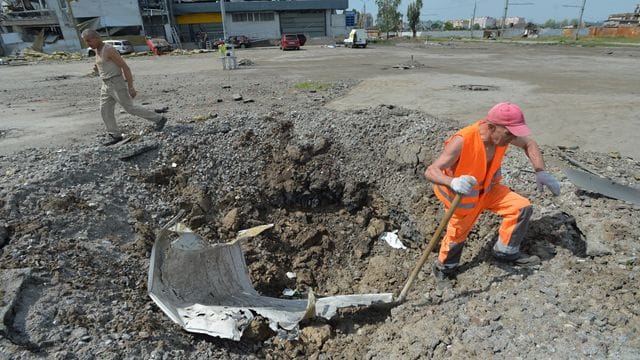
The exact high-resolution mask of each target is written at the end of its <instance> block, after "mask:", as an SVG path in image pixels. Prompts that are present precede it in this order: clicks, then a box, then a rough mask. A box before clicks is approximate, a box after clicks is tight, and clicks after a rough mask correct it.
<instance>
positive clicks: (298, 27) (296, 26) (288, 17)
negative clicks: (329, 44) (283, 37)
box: [280, 10, 327, 36]
mask: <svg viewBox="0 0 640 360" xmlns="http://www.w3.org/2000/svg"><path fill="white" fill-rule="evenodd" d="M280 31H282V33H283V34H289V33H292V34H299V33H300V34H307V35H309V36H325V35H326V34H327V31H326V20H325V12H324V11H323V10H317V11H303V12H302V11H301V12H299V11H296V12H281V13H280Z"/></svg>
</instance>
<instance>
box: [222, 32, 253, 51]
mask: <svg viewBox="0 0 640 360" xmlns="http://www.w3.org/2000/svg"><path fill="white" fill-rule="evenodd" d="M222 43H225V44H231V45H233V47H236V48H241V49H244V48H247V47H249V46H251V40H249V38H248V37H246V36H244V35H234V36H229V37H228V38H227V40H222V39H218V40H216V41H214V42H213V46H214V48H218V46H220V45H221V44H222Z"/></svg>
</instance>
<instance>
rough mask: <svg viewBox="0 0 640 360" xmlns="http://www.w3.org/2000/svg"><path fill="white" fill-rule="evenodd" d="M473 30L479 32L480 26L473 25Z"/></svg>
mask: <svg viewBox="0 0 640 360" xmlns="http://www.w3.org/2000/svg"><path fill="white" fill-rule="evenodd" d="M471 28H472V29H473V30H480V24H473V26H472V27H471Z"/></svg>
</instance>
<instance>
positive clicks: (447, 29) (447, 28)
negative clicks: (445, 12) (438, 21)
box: [444, 21, 453, 31]
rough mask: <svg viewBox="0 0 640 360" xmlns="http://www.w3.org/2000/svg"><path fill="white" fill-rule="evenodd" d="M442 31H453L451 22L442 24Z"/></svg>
mask: <svg viewBox="0 0 640 360" xmlns="http://www.w3.org/2000/svg"><path fill="white" fill-rule="evenodd" d="M444 29H445V30H446V31H449V30H453V23H452V22H451V21H447V22H446V23H444Z"/></svg>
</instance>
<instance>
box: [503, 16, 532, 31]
mask: <svg viewBox="0 0 640 360" xmlns="http://www.w3.org/2000/svg"><path fill="white" fill-rule="evenodd" d="M504 24H505V25H504V27H505V28H507V29H508V28H524V27H525V26H527V20H526V19H525V18H523V17H522V16H508V17H507V18H506V19H505V21H504ZM497 25H498V26H500V27H501V26H502V19H500V20H498V22H497Z"/></svg>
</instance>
